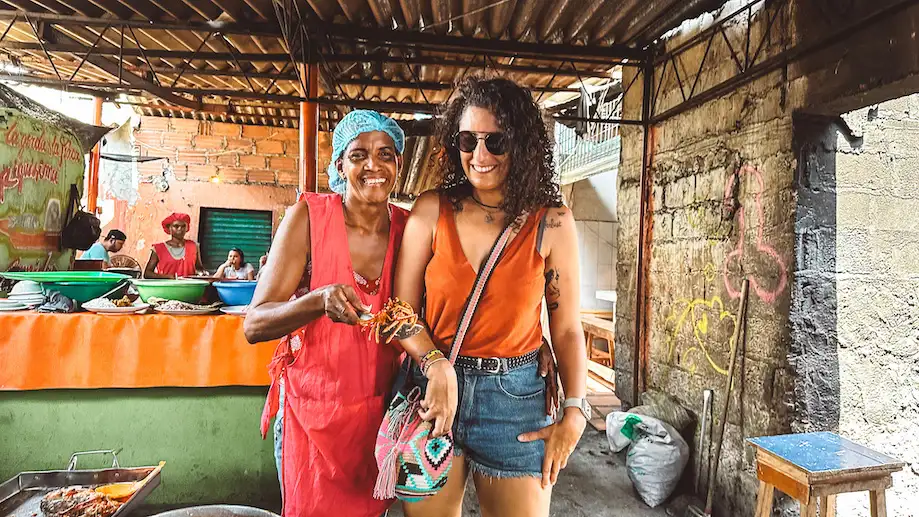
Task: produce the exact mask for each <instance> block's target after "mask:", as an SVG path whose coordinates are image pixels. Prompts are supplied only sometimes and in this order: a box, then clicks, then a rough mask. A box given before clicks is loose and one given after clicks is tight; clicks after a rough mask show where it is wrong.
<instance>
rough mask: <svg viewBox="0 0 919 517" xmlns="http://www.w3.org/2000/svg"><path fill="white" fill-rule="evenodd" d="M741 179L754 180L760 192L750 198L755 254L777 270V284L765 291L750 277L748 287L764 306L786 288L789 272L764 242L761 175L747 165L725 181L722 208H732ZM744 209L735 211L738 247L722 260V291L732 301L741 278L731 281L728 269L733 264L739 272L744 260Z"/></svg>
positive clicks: (754, 278) (783, 262)
mask: <svg viewBox="0 0 919 517" xmlns="http://www.w3.org/2000/svg"><path fill="white" fill-rule="evenodd" d="M744 175H750V176H752V177H753V179H754V181H756V184H757V185H758V186H759V191H757V192H756V194H755V195H754V197H753V210H754V211H755V212H756V217H757V219H758V223H759V224H758V227H757V228H756V251H757V252H758V253H762V254H763V255H765V256H766V257H769V259H771V260H772V261H773V262H775V263H776V265H777V266H778V272H779V274H778V283H777V285H776V286H775V287H774V288H771V289H770V288H768V287H764V286H763V285H762V284H763V282H762V280H763V279H757V278H756V275H755V274H753V275H751V276H750V287H751V288H752V289H753V292H755V293H756V295H757V296H759V298H760V299H761V300H763V301H764V302H766V303H773V302H775V300H776V298H778V296H779V294H781V292H782V291H784V290H785V286H786V284H787V283H788V268H787V267H786V266H785V261H784V260H782V257H781V256H780V255H779V253H778V252H777V251H776V250H775V248H773V247H772V246H770V245H769V244H768V243H767V242H766V241H765V239H764V238H763V226H765V218H764V209H763V192H764V191H765V182H764V181H763V176H762V174H761V173H760V172H759V171H758V170H757V169H756V168H755V167H752V166H750V165H744V166H743V167H741V168H740V170H739V171H737V174H732V175H731V176H730V177H728V179H727V181H726V182H725V185H724V204H725V206H729V205H730V206H733V203H734V197H733V192H734V183H735V182H737V181H740V179H741V178H742V177H743V176H744ZM745 212H746V208H745V207H744V206H743V205H741V206H740V208H739V209H738V210H737V223H738V228H739V229H740V233H739V238H738V239H737V246H735V248H734V250H733V251H731V252H730V253H729V254H728V256H727V257H725V259H724V268H723V269H724V274H723V276H724V287H725V289H726V290H727V292H728V296H730V297H731V298H739V297H740V287H739V284H740V280H741V279H740V278H731V274H730V268H729V266H730V265H731V264H732V263H736V265H737V267H738V269H739V268H740V267H741V265H742V259H743V257H744V243H745V241H746V217H745V216H746V213H745Z"/></svg>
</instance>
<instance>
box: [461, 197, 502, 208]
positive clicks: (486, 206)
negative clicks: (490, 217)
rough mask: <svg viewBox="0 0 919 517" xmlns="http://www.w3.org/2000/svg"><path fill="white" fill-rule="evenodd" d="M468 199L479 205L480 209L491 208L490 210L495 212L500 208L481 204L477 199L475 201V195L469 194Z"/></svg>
mask: <svg viewBox="0 0 919 517" xmlns="http://www.w3.org/2000/svg"><path fill="white" fill-rule="evenodd" d="M469 197H471V198H472V200H473V201H474V202H475V204H477V205H479V206H480V207H482V208H491V209H492V210H497V209H499V208H501V207H500V206H492V205H486V204H485V203H483V202H481V201H479V200H478V199H476V198H475V194H470V195H469Z"/></svg>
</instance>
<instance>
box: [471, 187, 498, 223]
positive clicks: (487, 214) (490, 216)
mask: <svg viewBox="0 0 919 517" xmlns="http://www.w3.org/2000/svg"><path fill="white" fill-rule="evenodd" d="M469 197H471V198H472V201H473V202H474V203H475V204H477V205H479V206H480V207H482V209H483V211H484V212H485V222H486V223H488V224H492V223H494V222H495V215H494V212H489V211H488V209H492V210H499V209H500V208H501V207H500V206H492V205H486V204H485V203H483V202H481V201H479V200H478V199H476V197H475V195H474V194H471V195H470V196H469Z"/></svg>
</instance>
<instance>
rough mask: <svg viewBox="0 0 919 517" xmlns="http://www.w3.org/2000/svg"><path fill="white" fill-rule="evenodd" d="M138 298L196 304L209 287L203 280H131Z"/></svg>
mask: <svg viewBox="0 0 919 517" xmlns="http://www.w3.org/2000/svg"><path fill="white" fill-rule="evenodd" d="M131 283H132V284H134V287H136V288H137V292H138V293H140V298H141V299H142V300H143V301H145V302H146V301H147V299H148V298H150V297H154V298H163V299H165V300H178V301H180V302H186V303H198V302H199V301H200V300H201V298H202V297H203V296H204V289H206V288H207V286H208V285H209V283H208V282H206V281H204V280H169V279H135V280H131Z"/></svg>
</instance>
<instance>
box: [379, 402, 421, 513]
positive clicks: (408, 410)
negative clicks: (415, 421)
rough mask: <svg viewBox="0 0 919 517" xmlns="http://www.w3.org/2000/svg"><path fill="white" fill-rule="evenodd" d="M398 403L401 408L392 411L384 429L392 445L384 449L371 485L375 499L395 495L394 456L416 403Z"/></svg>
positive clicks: (397, 451) (388, 497) (390, 497)
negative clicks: (384, 453) (374, 480)
mask: <svg viewBox="0 0 919 517" xmlns="http://www.w3.org/2000/svg"><path fill="white" fill-rule="evenodd" d="M400 405H401V406H403V408H402V409H399V410H394V411H392V413H391V415H390V416H391V418H390V419H389V426H388V427H387V429H386V437H387V438H389V439H390V440H391V441H392V447H390V449H389V450H388V451H386V456H384V457H383V461H382V462H380V464H379V465H378V467H379V471H378V472H377V482H376V484H375V485H374V487H373V497H374V498H376V499H381V500H386V499H393V498H395V497H396V481H397V479H396V478H397V476H396V468H397V466H396V458H397V456H398V453H399V446H400V444H401V443H402V435H403V434H405V430H406V427H407V426H408V423H409V421H410V420H411V416H412V412H413V411H415V410H416V407H417V406H418V404H417V402H416V403H409V402H408V401H406V402H405V403H403V404H400Z"/></svg>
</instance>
